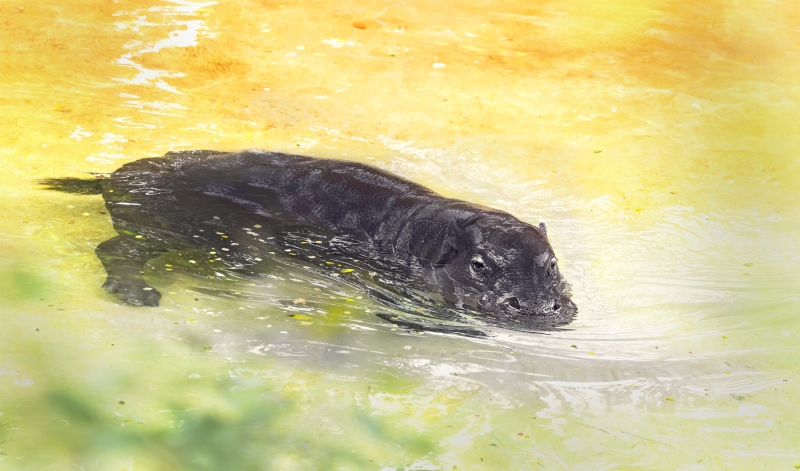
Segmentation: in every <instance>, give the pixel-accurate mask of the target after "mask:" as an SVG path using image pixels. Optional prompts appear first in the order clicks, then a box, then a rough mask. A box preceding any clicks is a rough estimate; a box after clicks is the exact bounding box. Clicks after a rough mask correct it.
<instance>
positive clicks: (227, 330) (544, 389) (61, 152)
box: [0, 0, 800, 471]
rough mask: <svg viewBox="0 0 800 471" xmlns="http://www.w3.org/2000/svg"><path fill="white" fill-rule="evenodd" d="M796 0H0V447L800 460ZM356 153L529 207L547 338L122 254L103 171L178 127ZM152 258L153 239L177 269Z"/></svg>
mask: <svg viewBox="0 0 800 471" xmlns="http://www.w3.org/2000/svg"><path fill="white" fill-rule="evenodd" d="M798 24H800V11H798V10H797V8H796V5H795V4H794V3H793V2H791V1H770V2H766V1H764V2H739V1H733V0H731V1H711V2H705V3H697V2H691V3H687V2H668V1H661V0H659V1H657V0H643V1H639V2H627V1H619V0H617V1H611V2H600V3H598V2H589V1H576V2H566V1H560V0H555V1H536V2H530V1H524V2H523V1H504V2H501V1H496V0H493V1H488V2H485V1H480V2H479V1H459V2H454V1H441V2H423V1H407V2H404V3H397V2H382V1H376V2H349V1H343V0H342V1H340V0H335V1H331V2H291V1H285V2H280V1H278V2H276V1H264V0H262V1H255V0H252V1H248V0H242V1H238V2H190V1H184V0H171V1H170V0H162V1H157V0H145V1H137V2H133V1H128V0H118V1H114V2H91V1H84V2H78V1H64V2H12V1H8V0H2V1H0V31H2V33H0V34H1V35H2V36H0V38H2V39H1V40H0V45H1V46H0V77H2V80H0V126H2V129H3V130H4V131H5V132H3V133H2V134H0V153H2V159H3V163H4V169H3V170H4V171H3V172H2V173H0V184H1V186H0V191H1V192H2V198H0V211H2V214H3V219H2V223H0V250H2V257H1V258H0V297H1V299H0V301H1V302H2V323H1V324H0V442H1V443H0V453H1V454H0V468H2V469H13V470H28V469H30V470H39V469H45V468H48V467H52V468H53V469H67V468H69V469H73V468H75V469H86V470H106V469H108V470H112V469H114V470H119V469H126V470H129V471H130V470H134V469H153V470H160V469H164V470H167V469H191V470H218V469H242V470H246V469H265V470H266V469H270V470H271V469H276V470H306V469H337V470H338V469H341V470H348V469H376V470H394V469H396V470H412V469H413V470H434V469H442V470H443V469H448V470H449V469H486V470H497V469H540V468H541V469H580V470H601V469H608V470H610V469H669V470H672V469H685V470H689V469H691V470H703V469H708V470H714V469H770V470H774V469H794V468H795V467H797V466H800V452H799V451H798V450H800V426H799V425H798V423H797V421H796V418H795V416H796V415H797V414H796V411H797V409H798V406H799V401H800V389H799V388H798V386H797V384H798V379H800V378H798V354H799V353H800V351H798V350H799V349H798V344H800V341H799V340H798V336H799V335H800V328H799V327H798V326H799V324H798V320H797V313H798V292H800V276H798V273H800V251H798V243H797V240H798V236H800V222H799V221H800V219H798V216H800V214H799V211H798V208H797V201H798V198H799V197H800V195H798V190H797V188H796V182H798V181H800V166H799V165H798V155H800V154H799V151H800V124H798V123H800V121H798V120H797V116H798V115H800V106H799V105H798V103H799V101H798V100H800V88H799V87H798V83H797V81H796V77H798V76H800V66H798V65H797V64H799V63H800V61H798V54H800V29H798ZM196 148H211V149H219V150H237V149H242V148H264V149H270V150H276V151H283V152H294V153H302V154H306V155H314V156H319V157H336V158H348V159H352V160H357V161H361V162H365V163H370V164H373V165H376V166H378V167H380V168H383V169H386V170H389V171H392V172H395V173H397V174H399V175H402V176H404V177H406V178H409V179H412V180H414V181H416V182H419V183H422V184H424V185H426V186H429V187H431V188H433V189H435V190H436V191H438V192H440V193H441V194H443V195H446V196H450V197H455V198H461V199H465V200H469V201H474V202H477V203H481V204H485V205H488V206H492V207H496V208H500V209H503V210H506V211H509V212H511V213H513V214H514V215H516V216H518V217H520V218H521V219H523V220H525V221H527V222H530V223H533V224H535V223H538V222H539V221H540V220H544V221H546V222H547V224H548V231H549V234H550V239H551V242H552V244H553V246H554V248H555V250H556V253H557V254H558V256H559V259H560V262H559V265H560V267H561V270H562V272H563V273H564V275H565V277H566V278H567V279H568V280H569V281H570V282H571V284H572V285H573V292H574V300H575V302H576V304H577V305H578V306H579V307H580V313H579V315H578V318H577V319H576V320H575V322H574V323H573V324H572V325H571V326H570V328H569V329H568V330H564V331H560V332H549V333H541V334H532V333H520V332H513V331H503V330H497V329H495V330H493V331H492V335H491V336H489V337H487V338H482V339H476V338H470V337H464V336H453V335H440V334H435V333H425V334H420V333H416V332H409V331H406V330H404V329H402V328H394V327H393V326H392V325H391V324H389V323H386V322H384V321H382V320H381V319H379V318H377V317H376V316H375V313H376V312H382V311H384V310H385V307H384V306H381V305H380V304H379V303H377V302H374V301H372V300H371V299H369V297H367V296H365V295H364V293H362V292H359V291H358V290H357V289H355V288H352V287H350V286H348V285H347V284H344V283H337V282H335V281H331V280H330V279H324V278H320V277H314V276H312V275H309V274H308V273H305V272H302V271H298V270H293V269H288V268H276V269H275V270H268V271H267V272H265V273H264V275H263V276H260V277H253V278H234V279H232V278H231V277H218V276H214V275H211V277H210V278H209V276H207V275H209V274H207V273H199V272H198V271H193V270H189V269H185V268H182V267H179V266H177V264H173V263H171V261H170V260H169V259H168V258H162V259H158V260H155V261H153V262H152V263H151V264H150V265H148V267H147V274H146V276H147V279H148V281H149V282H150V283H151V284H152V285H153V286H155V287H156V288H157V289H159V290H160V291H161V292H162V293H163V294H164V298H163V299H162V303H161V306H160V307H158V308H141V307H135V306H129V305H124V304H120V303H119V302H117V301H116V299H115V298H113V297H112V296H110V295H108V294H106V293H105V292H103V291H102V289H101V288H100V286H101V284H102V283H103V281H104V277H105V275H104V273H103V270H102V267H101V265H100V263H99V261H98V260H97V259H96V257H95V256H94V247H95V246H96V245H97V244H99V243H100V242H102V241H104V240H106V239H108V238H109V237H111V236H113V235H114V232H113V230H112V227H111V223H110V219H109V216H108V214H106V210H105V208H104V206H103V203H102V201H101V199H100V198H99V197H97V196H83V197H81V196H75V195H65V194H60V193H53V192H45V191H42V190H41V189H39V188H38V187H37V185H36V183H35V182H36V180H37V179H40V178H47V177H61V176H75V177H85V176H87V175H88V174H89V173H90V172H101V173H102V172H111V171H113V170H114V169H116V168H117V167H119V166H120V165H122V164H124V163H126V162H129V161H132V160H135V159H138V158H142V157H152V156H158V155H162V154H164V153H165V152H167V151H170V150H183V149H196ZM168 265H173V267H169V266H168Z"/></svg>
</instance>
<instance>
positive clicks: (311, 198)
mask: <svg viewBox="0 0 800 471" xmlns="http://www.w3.org/2000/svg"><path fill="white" fill-rule="evenodd" d="M101 184H102V194H103V198H104V199H105V201H106V207H107V208H108V210H109V212H110V214H111V217H112V221H113V223H114V227H115V229H116V230H117V232H118V233H119V235H118V236H117V237H115V238H113V239H111V240H108V241H106V242H103V243H102V244H100V245H99V246H98V248H97V255H98V257H99V258H100V260H101V261H102V262H103V265H104V267H105V268H106V271H107V272H108V280H107V281H106V283H105V285H104V288H105V289H106V290H107V291H109V292H112V293H116V294H117V295H118V296H119V297H120V298H121V299H123V300H125V301H127V302H129V303H132V304H143V305H148V306H156V305H158V302H159V299H160V297H161V295H160V293H158V291H156V290H155V289H153V288H151V287H149V286H147V284H146V283H145V281H144V279H143V278H142V270H143V267H144V264H145V263H146V262H147V261H148V260H149V259H152V258H154V257H156V256H158V255H160V254H162V253H164V252H167V251H170V250H175V249H182V250H191V249H199V248H203V249H209V248H210V249H211V250H213V251H215V252H217V254H216V255H217V257H216V258H217V259H218V261H219V262H220V263H223V264H227V265H228V266H229V267H232V268H237V267H238V268H246V267H247V266H250V265H253V264H254V263H255V261H257V260H260V259H261V258H262V257H264V254H266V253H268V252H269V251H272V252H275V251H276V250H277V251H280V252H283V251H284V250H292V249H291V247H297V241H298V240H300V239H301V238H303V237H305V236H307V237H310V239H308V240H309V241H310V242H311V244H309V245H308V246H307V247H304V248H306V249H309V250H312V252H308V253H309V254H310V253H314V252H313V250H318V251H319V252H320V253H325V252H326V251H327V253H331V251H333V252H335V253H337V254H340V255H346V256H349V257H353V258H356V257H357V259H358V260H362V261H364V262H365V263H366V266H368V267H371V268H372V269H373V270H376V271H378V272H380V271H391V272H393V273H392V274H393V275H397V276H394V277H392V276H386V277H384V278H383V279H384V280H385V281H386V282H387V283H386V284H389V285H392V284H393V285H395V286H397V285H398V284H403V283H408V284H411V285H413V286H414V287H416V288H418V289H421V290H423V291H426V292H429V293H433V294H435V295H438V296H440V297H441V298H442V299H443V300H446V301H448V302H450V303H453V304H454V305H455V306H456V307H463V308H468V309H471V310H474V311H477V312H479V313H481V314H484V315H486V316H487V317H492V318H493V319H501V320H502V319H508V320H516V321H517V322H519V319H527V320H538V321H543V322H542V323H543V324H549V325H563V324H566V323H568V322H570V321H571V320H572V318H573V317H574V315H575V313H576V312H577V308H576V307H575V305H574V304H573V303H572V301H571V300H570V299H569V296H568V294H567V289H566V286H567V285H566V283H565V282H564V280H563V279H562V277H561V275H560V273H559V271H558V266H557V263H556V257H555V254H554V253H553V249H552V247H551V246H550V244H549V242H548V241H547V234H546V230H545V227H544V224H540V226H539V227H534V226H531V225H530V224H527V223H524V222H522V221H519V220H518V219H516V218H515V217H514V216H512V215H510V214H508V213H506V212H503V211H499V210H495V209H491V208H487V207H484V206H480V205H476V204H472V203H468V202H464V201H460V200H455V199H450V198H445V197H442V196H440V195H438V194H436V193H434V192H433V191H431V190H429V189H427V188H425V187H423V186H421V185H418V184H415V183H413V182H410V181H408V180H405V179H402V178H399V177H397V176H395V175H392V174H390V173H387V172H384V171H382V170H379V169H376V168H373V167H369V166H367V165H363V164H359V163H355V162H347V161H341V160H329V159H318V158H312V157H303V156H296V155H287V154H279V153H272V152H264V151H245V152H240V153H222V152H214V151H186V152H171V153H168V154H167V155H165V156H164V157H161V158H148V159H141V160H138V161H135V162H132V163H129V164H126V165H124V166H123V167H121V168H120V169H118V170H117V171H116V172H114V173H113V174H112V175H111V176H110V177H109V178H106V179H102V180H101ZM312 239H313V240H312ZM300 243H306V242H300ZM285 247H289V249H286V248H285ZM306 256H307V257H308V258H309V259H311V260H313V259H315V258H316V257H315V256H313V255H308V254H306ZM371 274H372V275H375V274H376V273H374V272H373V273H371ZM391 280H395V281H394V282H392V281H391ZM398 280H399V281H398ZM401 291H402V290H401Z"/></svg>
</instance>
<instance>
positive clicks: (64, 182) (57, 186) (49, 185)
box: [37, 177, 103, 195]
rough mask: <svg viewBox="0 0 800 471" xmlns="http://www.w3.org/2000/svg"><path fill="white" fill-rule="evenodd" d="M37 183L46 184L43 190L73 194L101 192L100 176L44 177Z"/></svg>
mask: <svg viewBox="0 0 800 471" xmlns="http://www.w3.org/2000/svg"><path fill="white" fill-rule="evenodd" d="M37 183H39V184H40V185H46V187H45V188H44V189H45V190H55V191H61V192H64V193H72V194H75V195H99V194H101V193H103V184H102V180H101V179H100V178H73V177H64V178H45V179H43V180H39V181H38V182H37Z"/></svg>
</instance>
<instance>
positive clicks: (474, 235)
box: [440, 212, 578, 327]
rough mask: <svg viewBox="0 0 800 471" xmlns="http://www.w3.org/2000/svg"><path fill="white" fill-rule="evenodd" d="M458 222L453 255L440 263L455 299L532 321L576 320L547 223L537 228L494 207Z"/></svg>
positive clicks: (482, 309)
mask: <svg viewBox="0 0 800 471" xmlns="http://www.w3.org/2000/svg"><path fill="white" fill-rule="evenodd" d="M459 225H460V226H461V227H460V228H459V230H458V231H457V234H455V238H454V242H455V243H454V244H453V245H452V250H451V251H450V259H449V260H447V263H446V265H444V266H442V267H441V268H442V269H443V270H444V272H445V273H446V277H447V279H448V281H447V283H448V284H449V285H450V287H451V289H452V293H453V294H452V297H453V298H454V300H455V301H456V302H457V303H461V304H463V305H467V306H470V307H472V308H473V309H476V310H478V311H479V312H482V313H484V314H486V315H487V316H492V317H495V318H498V319H510V320H512V321H515V322H520V323H523V324H525V325H531V326H536V325H540V326H551V327H552V326H558V325H563V324H567V323H569V322H570V321H572V319H573V317H574V316H575V314H576V313H577V310H578V309H577V307H576V306H575V304H574V303H573V302H572V301H571V300H570V298H569V285H568V284H567V283H566V281H565V280H564V279H563V278H562V277H561V273H560V272H559V270H558V264H557V258H556V256H555V253H554V252H553V248H552V247H551V246H550V243H549V242H548V240H547V230H546V228H545V225H544V223H542V224H540V225H539V227H538V228H537V227H534V226H531V225H530V224H526V223H524V222H521V221H519V220H518V219H516V218H514V217H513V216H511V215H509V214H506V213H500V212H496V213H489V214H485V213H484V215H480V214H478V215H475V216H473V217H472V218H470V219H469V220H468V221H467V222H466V224H459ZM440 279H441V277H440ZM448 291H449V290H448Z"/></svg>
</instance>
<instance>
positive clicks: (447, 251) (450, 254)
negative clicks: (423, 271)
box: [434, 244, 458, 267]
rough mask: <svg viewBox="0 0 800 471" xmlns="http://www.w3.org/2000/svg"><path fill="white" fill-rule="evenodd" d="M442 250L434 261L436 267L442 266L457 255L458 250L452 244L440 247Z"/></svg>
mask: <svg viewBox="0 0 800 471" xmlns="http://www.w3.org/2000/svg"><path fill="white" fill-rule="evenodd" d="M442 248H443V250H442V252H440V255H439V257H438V260H436V263H434V266H436V267H443V266H445V265H447V264H448V263H450V262H452V261H453V259H455V258H456V257H457V256H458V250H456V248H455V246H453V245H452V244H448V245H447V246H445V247H442Z"/></svg>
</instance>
